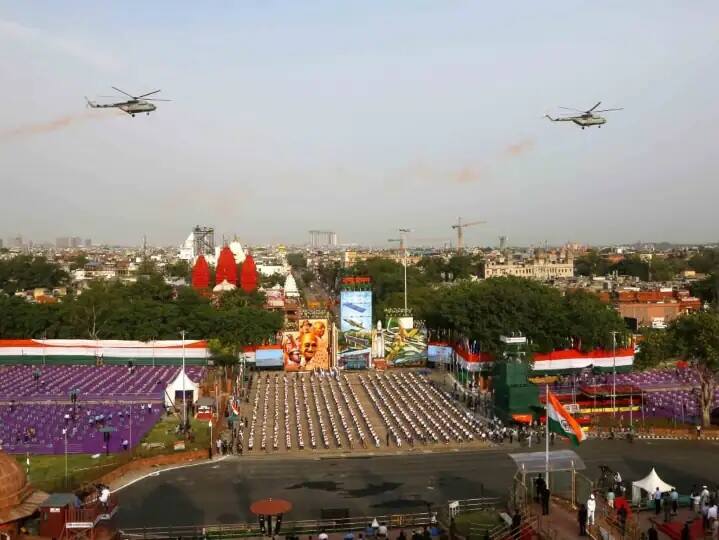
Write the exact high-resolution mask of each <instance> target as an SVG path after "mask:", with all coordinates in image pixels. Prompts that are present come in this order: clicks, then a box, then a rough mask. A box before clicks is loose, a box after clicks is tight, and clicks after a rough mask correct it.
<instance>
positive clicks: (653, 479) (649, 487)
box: [632, 468, 674, 504]
mask: <svg viewBox="0 0 719 540" xmlns="http://www.w3.org/2000/svg"><path fill="white" fill-rule="evenodd" d="M657 488H659V491H661V492H662V493H666V492H667V491H671V490H672V489H674V486H671V485H669V484H667V483H666V482H665V481H664V480H662V479H661V478H659V475H658V474H657V471H655V470H654V468H652V472H650V473H649V474H648V475H647V476H645V477H644V478H642V479H641V480H637V481H636V482H632V503H633V504H639V503H640V502H641V499H642V490H644V491H646V492H647V493H648V494H650V495H651V494H652V493H654V492H655V491H656V489H657Z"/></svg>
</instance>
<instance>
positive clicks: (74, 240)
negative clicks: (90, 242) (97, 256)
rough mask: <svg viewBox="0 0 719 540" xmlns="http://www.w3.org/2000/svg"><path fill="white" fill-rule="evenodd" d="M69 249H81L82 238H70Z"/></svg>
mask: <svg viewBox="0 0 719 540" xmlns="http://www.w3.org/2000/svg"><path fill="white" fill-rule="evenodd" d="M70 247H74V248H79V247H82V238H80V237H79V236H73V237H72V238H70Z"/></svg>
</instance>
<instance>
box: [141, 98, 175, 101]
mask: <svg viewBox="0 0 719 540" xmlns="http://www.w3.org/2000/svg"><path fill="white" fill-rule="evenodd" d="M142 101H172V100H171V99H160V98H142Z"/></svg>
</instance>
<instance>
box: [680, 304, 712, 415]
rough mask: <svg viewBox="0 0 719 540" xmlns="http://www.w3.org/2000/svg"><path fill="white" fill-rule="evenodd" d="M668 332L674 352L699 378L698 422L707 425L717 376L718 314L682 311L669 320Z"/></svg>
mask: <svg viewBox="0 0 719 540" xmlns="http://www.w3.org/2000/svg"><path fill="white" fill-rule="evenodd" d="M670 332H671V333H672V338H673V340H674V347H675V350H676V352H677V353H679V354H680V355H682V356H684V357H685V358H686V359H687V360H688V361H689V362H690V364H691V367H692V369H693V370H694V371H695V372H696V374H697V376H698V378H699V406H700V409H701V411H702V425H703V426H707V427H708V426H709V425H710V424H711V410H712V404H713V402H714V392H715V390H716V387H717V376H719V317H718V316H717V315H716V314H714V313H708V312H698V313H692V314H690V315H685V316H683V317H680V318H678V319H676V320H675V321H674V322H672V324H671V326H670Z"/></svg>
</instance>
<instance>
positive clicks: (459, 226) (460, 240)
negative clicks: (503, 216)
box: [452, 217, 487, 253]
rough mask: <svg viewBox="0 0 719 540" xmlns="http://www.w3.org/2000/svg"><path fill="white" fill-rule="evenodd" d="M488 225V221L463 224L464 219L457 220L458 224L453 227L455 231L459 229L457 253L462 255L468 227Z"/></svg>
mask: <svg viewBox="0 0 719 540" xmlns="http://www.w3.org/2000/svg"><path fill="white" fill-rule="evenodd" d="M483 223H487V222H486V221H470V222H469V223H462V218H461V217H459V218H457V223H455V224H454V225H452V228H453V229H457V253H462V249H463V248H464V229H465V228H466V227H473V226H475V225H482V224H483Z"/></svg>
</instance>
